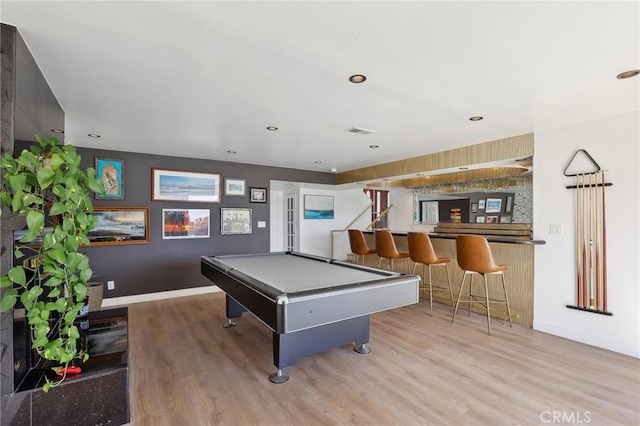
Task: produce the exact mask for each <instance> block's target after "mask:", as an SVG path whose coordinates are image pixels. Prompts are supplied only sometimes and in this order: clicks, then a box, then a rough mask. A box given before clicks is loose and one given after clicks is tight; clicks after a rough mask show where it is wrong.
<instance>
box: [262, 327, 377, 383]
mask: <svg viewBox="0 0 640 426" xmlns="http://www.w3.org/2000/svg"><path fill="white" fill-rule="evenodd" d="M350 342H354V343H355V345H356V347H355V351H356V352H358V353H360V354H368V353H369V352H371V349H369V347H368V346H367V343H369V315H364V316H361V317H357V318H351V319H348V320H343V321H339V322H335V323H331V324H326V325H321V326H318V327H312V328H308V329H305V330H299V331H295V332H292V333H283V334H279V333H276V332H275V331H274V332H273V364H274V365H275V366H276V368H277V369H278V371H277V372H276V373H273V374H272V375H271V376H269V380H271V382H272V383H284V382H286V381H287V380H288V379H289V376H288V375H287V374H286V373H283V372H282V369H283V368H286V367H291V366H292V365H294V364H295V363H296V361H297V360H298V359H300V358H302V357H305V356H308V355H312V354H316V353H318V352H323V351H326V350H328V349H331V348H335V347H338V346H342V345H345V344H347V343H350Z"/></svg>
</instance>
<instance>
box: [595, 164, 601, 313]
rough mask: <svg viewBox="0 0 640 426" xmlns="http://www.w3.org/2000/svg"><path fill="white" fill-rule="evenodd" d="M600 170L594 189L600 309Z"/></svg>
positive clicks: (598, 303) (597, 294) (599, 301)
mask: <svg viewBox="0 0 640 426" xmlns="http://www.w3.org/2000/svg"><path fill="white" fill-rule="evenodd" d="M599 175H600V172H598V173H597V174H596V176H595V182H596V183H595V189H596V295H595V296H596V304H595V306H596V309H597V310H599V311H600V310H602V309H601V304H602V297H601V293H602V291H601V290H602V280H601V277H600V275H601V274H600V272H601V271H600V256H601V253H600V191H598V177H599Z"/></svg>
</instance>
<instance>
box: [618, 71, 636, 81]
mask: <svg viewBox="0 0 640 426" xmlns="http://www.w3.org/2000/svg"><path fill="white" fill-rule="evenodd" d="M638 74H640V70H629V71H625V72H621V73H620V74H618V75H617V76H616V78H617V79H618V80H624V79H625V78H631V77H635V76H636V75H638Z"/></svg>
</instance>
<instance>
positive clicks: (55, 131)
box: [51, 129, 64, 133]
mask: <svg viewBox="0 0 640 426" xmlns="http://www.w3.org/2000/svg"><path fill="white" fill-rule="evenodd" d="M51 131H52V132H53V133H64V130H62V129H51Z"/></svg>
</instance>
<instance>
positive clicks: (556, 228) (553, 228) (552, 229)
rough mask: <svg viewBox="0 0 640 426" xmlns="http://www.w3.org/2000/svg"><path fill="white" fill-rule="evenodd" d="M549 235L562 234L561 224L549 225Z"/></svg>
mask: <svg viewBox="0 0 640 426" xmlns="http://www.w3.org/2000/svg"><path fill="white" fill-rule="evenodd" d="M549 234H556V235H560V234H562V224H560V223H552V224H550V225H549Z"/></svg>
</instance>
